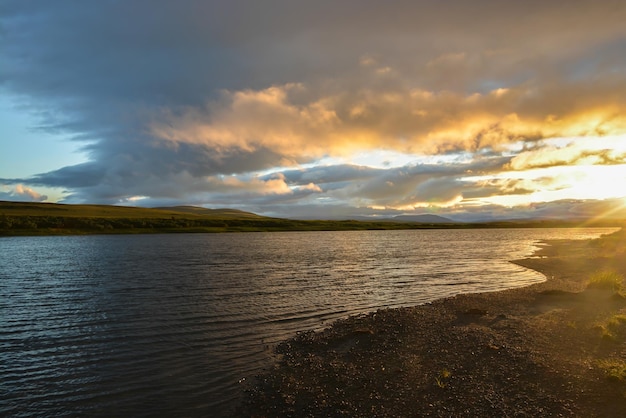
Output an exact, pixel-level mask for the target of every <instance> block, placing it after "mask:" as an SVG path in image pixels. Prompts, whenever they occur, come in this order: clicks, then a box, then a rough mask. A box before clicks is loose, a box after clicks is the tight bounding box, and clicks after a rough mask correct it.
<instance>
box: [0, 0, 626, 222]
mask: <svg viewBox="0 0 626 418" xmlns="http://www.w3.org/2000/svg"><path fill="white" fill-rule="evenodd" d="M625 22H626V2H624V1H623V0H615V1H613V0H569V1H546V0H541V1H536V0H529V1H514V0H472V1H468V0H446V1H435V0H402V1H372V0H333V1H326V0H317V1H297V0H263V1H259V0H241V1H240V0H229V1H214V0H208V1H207V0H178V1H166V0H128V1H105V0H102V1H69V0H67V1H65V0H55V1H44V0H41V1H29V0H16V1H13V0H4V1H3V2H2V4H1V5H0V200H25V201H49V202H64V203H105V204H122V205H140V206H171V205H182V204H184V205H199V206H206V207H209V208H222V207H230V208H237V209H242V210H247V211H252V212H255V213H259V214H263V215H269V216H279V217H305V218H349V217H351V216H381V215H386V216H388V215H399V214H421V213H433V214H438V215H442V216H448V217H450V218H452V219H455V220H475V219H503V218H525V217H582V216H589V215H597V216H600V215H603V214H604V215H606V216H621V217H626V209H625V206H626V23H625Z"/></svg>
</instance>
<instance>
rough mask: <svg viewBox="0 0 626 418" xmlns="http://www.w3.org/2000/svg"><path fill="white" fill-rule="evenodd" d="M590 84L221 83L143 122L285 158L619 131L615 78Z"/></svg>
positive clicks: (168, 133) (212, 143)
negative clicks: (233, 87)
mask: <svg viewBox="0 0 626 418" xmlns="http://www.w3.org/2000/svg"><path fill="white" fill-rule="evenodd" d="M597 87H598V90H592V89H591V88H590V87H589V86H576V85H573V86H567V88H565V87H563V86H561V87H558V88H555V87H551V86H548V87H546V88H545V89H542V88H540V86H535V85H527V84H524V85H519V86H514V87H508V88H496V89H494V90H492V91H490V92H487V93H482V94H481V93H472V94H468V95H465V94H460V93H455V92H451V91H427V90H422V89H410V90H400V89H388V90H384V89H381V90H375V89H361V90H356V91H347V92H342V91H340V92H332V91H327V92H324V91H322V93H317V94H316V93H314V92H313V89H311V88H307V87H306V86H304V85H302V84H286V85H282V86H272V87H270V88H267V89H263V90H243V91H234V92H224V93H223V96H222V98H221V99H220V100H218V101H215V102H212V103H209V104H208V105H207V106H206V107H205V108H203V109H195V108H194V109H187V110H186V111H184V112H182V113H181V115H174V114H173V113H168V112H165V113H164V114H162V115H160V116H159V118H158V120H156V121H155V122H153V123H152V125H151V126H150V131H151V133H152V134H153V135H154V136H155V137H156V138H159V139H161V140H165V141H168V142H173V143H191V144H202V145H205V146H206V147H208V148H210V149H211V150H212V151H213V153H214V154H215V155H217V156H219V155H220V153H228V152H232V151H233V150H237V151H241V152H254V151H257V150H259V149H267V150H271V151H272V152H274V153H276V154H277V155H280V156H281V157H282V158H284V159H285V160H286V161H293V162H302V161H310V160H314V159H317V158H320V157H322V156H329V155H330V156H345V155H349V154H350V153H354V152H358V151H361V150H372V149H387V150H395V151H398V152H404V153H422V154H435V153H438V152H442V151H458V150H468V151H475V150H477V149H481V148H484V147H492V148H495V149H501V147H502V146H505V145H507V144H510V143H513V142H517V141H520V140H531V141H533V140H538V139H542V138H553V137H564V136H581V137H584V136H607V135H619V134H623V133H626V101H625V100H624V98H623V97H622V96H620V95H619V94H617V93H616V92H615V91H616V89H617V88H616V86H615V84H611V85H610V89H609V86H608V85H606V86H602V85H599V86H597ZM622 88H624V89H626V84H625V85H623V86H622ZM609 90H610V91H609ZM552 94H557V95H559V94H560V96H559V97H556V98H555V97H552V96H551V95H552ZM602 95H604V97H603V98H602V99H599V98H598V96H602ZM572 96H576V97H577V100H571V98H572Z"/></svg>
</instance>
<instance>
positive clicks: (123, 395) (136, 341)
mask: <svg viewBox="0 0 626 418" xmlns="http://www.w3.org/2000/svg"><path fill="white" fill-rule="evenodd" d="M611 231H612V229H601V228H594V229H519V230H516V229H511V230H414V231H351V232H287V233H278V232H277V233H241V234H190V235H187V234H184V235H114V236H72V237H11V238H0V321H1V322H0V416H14V417H22V416H23V417H31V416H225V415H228V413H229V411H230V408H231V407H232V406H233V404H234V403H235V402H236V401H237V396H238V394H239V393H240V391H241V386H242V385H241V384H240V383H239V381H240V380H241V379H246V378H247V379H249V378H251V377H253V376H254V375H255V374H257V373H259V372H260V371H262V370H263V369H264V368H267V367H268V366H269V365H270V364H271V363H270V361H271V360H270V359H271V353H272V349H273V347H274V345H275V344H276V343H277V342H278V341H280V340H282V339H285V338H288V337H291V336H293V335H295V333H296V332H297V331H300V330H308V329H315V328H321V327H324V326H326V325H328V324H329V323H330V322H331V321H333V320H336V319H338V318H342V317H345V316H348V315H351V314H357V313H364V312H368V311H372V310H376V309H378V308H385V307H400V306H408V305H416V304H420V303H425V302H428V301H431V300H434V299H438V298H441V297H445V296H450V295H454V294H458V293H469V292H482V291H494V290H501V289H505V288H511V287H518V286H524V285H528V284H531V283H536V282H539V281H541V280H543V276H541V275H540V274H538V273H536V272H533V271H530V270H527V269H524V268H522V267H519V266H516V265H514V264H511V263H509V262H508V261H507V260H512V259H517V258H523V257H525V256H528V255H530V254H531V253H532V251H533V250H534V249H535V248H536V247H534V245H535V244H536V242H537V240H541V239H555V238H566V239H585V238H593V237H597V236H599V235H600V234H601V233H607V232H611Z"/></svg>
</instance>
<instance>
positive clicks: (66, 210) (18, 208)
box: [0, 201, 263, 219]
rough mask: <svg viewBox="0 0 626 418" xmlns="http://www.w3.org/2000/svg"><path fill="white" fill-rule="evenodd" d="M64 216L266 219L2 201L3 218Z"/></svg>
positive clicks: (233, 213)
mask: <svg viewBox="0 0 626 418" xmlns="http://www.w3.org/2000/svg"><path fill="white" fill-rule="evenodd" d="M2 215H6V216H62V217H72V218H129V219H135V218H146V219H150V218H171V217H172V216H174V217H183V218H189V219H198V218H211V219H262V218H263V217H262V216H259V215H256V214H254V213H250V212H244V211H240V210H235V209H206V208H201V207H195V206H174V207H170V208H154V209H152V208H140V207H132V206H110V205H64V204H59V203H30V202H2V201H0V216H2Z"/></svg>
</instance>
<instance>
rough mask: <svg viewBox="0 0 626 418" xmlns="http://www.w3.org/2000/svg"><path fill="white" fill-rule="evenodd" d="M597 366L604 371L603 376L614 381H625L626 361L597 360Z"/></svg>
mask: <svg viewBox="0 0 626 418" xmlns="http://www.w3.org/2000/svg"><path fill="white" fill-rule="evenodd" d="M598 366H599V367H600V369H601V370H602V371H603V372H604V376H605V377H606V378H607V379H609V380H612V381H615V382H623V381H626V361H624V360H617V359H607V360H600V361H598Z"/></svg>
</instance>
